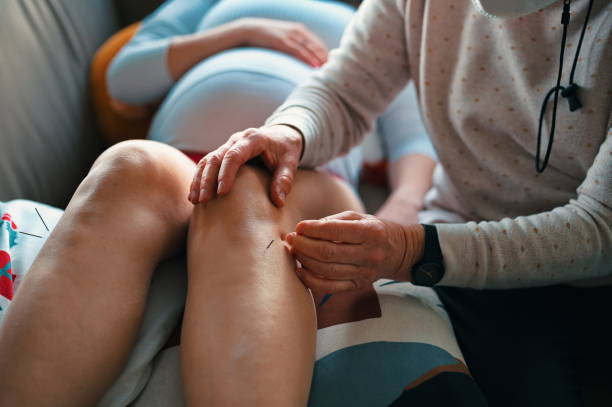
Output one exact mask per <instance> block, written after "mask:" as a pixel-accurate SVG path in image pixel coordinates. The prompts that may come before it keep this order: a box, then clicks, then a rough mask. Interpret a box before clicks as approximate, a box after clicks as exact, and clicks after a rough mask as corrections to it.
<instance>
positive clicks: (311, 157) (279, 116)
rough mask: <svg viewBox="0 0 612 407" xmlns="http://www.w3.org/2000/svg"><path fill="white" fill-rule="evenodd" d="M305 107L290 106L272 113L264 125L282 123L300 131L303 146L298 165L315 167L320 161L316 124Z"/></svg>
mask: <svg viewBox="0 0 612 407" xmlns="http://www.w3.org/2000/svg"><path fill="white" fill-rule="evenodd" d="M309 113H310V112H309V111H308V110H307V109H304V108H301V107H290V108H287V109H285V110H282V111H278V112H276V113H274V114H273V115H272V116H270V117H269V118H268V120H266V126H272V125H277V124H284V125H288V126H291V127H294V128H296V129H297V130H298V131H300V132H301V133H302V137H303V141H304V146H303V150H302V158H301V159H300V166H302V167H315V166H317V165H319V164H320V163H319V162H318V160H317V149H316V148H314V146H315V143H316V126H315V125H314V124H313V119H312V117H310V115H309Z"/></svg>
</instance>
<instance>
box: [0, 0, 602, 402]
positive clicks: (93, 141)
mask: <svg viewBox="0 0 612 407" xmlns="http://www.w3.org/2000/svg"><path fill="white" fill-rule="evenodd" d="M159 3H161V0H86V1H82V0H6V1H2V2H0V56H1V62H0V174H1V176H0V201H8V200H11V199H17V198H24V199H31V200H35V201H40V202H43V203H46V204H49V205H53V206H56V207H60V208H63V207H65V205H66V204H67V202H68V201H69V199H70V196H71V195H72V193H73V191H74V190H75V188H76V186H77V185H78V184H79V182H80V181H81V179H82V178H83V176H84V175H85V174H86V172H87V170H88V168H89V167H90V165H91V163H92V162H93V160H94V159H95V157H96V156H98V155H99V154H100V152H101V151H103V149H104V148H105V147H106V146H105V144H104V142H103V141H102V137H101V135H100V131H99V129H98V126H97V124H96V120H95V117H94V115H93V111H92V109H91V106H90V99H89V93H88V74H89V64H90V61H91V59H92V57H93V55H94V53H95V51H96V49H97V48H98V47H99V46H100V45H101V44H102V43H103V42H104V41H105V40H106V39H107V38H108V37H109V36H110V35H111V34H112V33H114V32H116V31H117V30H118V29H119V28H120V27H123V26H125V25H127V24H129V23H131V22H134V21H137V20H139V19H141V18H142V17H143V16H144V15H146V14H147V13H149V12H151V11H152V10H154V9H155V8H156V7H157V5H158V4H159ZM368 194H369V196H370V199H369V200H368V203H369V204H370V208H372V207H375V206H376V205H377V204H379V203H380V201H381V194H380V191H378V193H376V194H374V193H372V192H371V191H370V192H368ZM178 262H179V264H178V265H177V264H174V265H173V267H177V266H178V267H180V266H181V263H180V260H179V261H178ZM162 274H163V273H162ZM163 281H164V280H163V275H162V276H161V277H160V278H159V281H158V284H162V285H163ZM586 297H587V296H586V295H585V300H587V298H586ZM591 305H592V306H591V307H589V309H593V307H595V308H597V307H604V306H605V304H591ZM608 308H609V307H608ZM178 309H179V310H180V306H179V308H178ZM585 309H586V307H585ZM599 309H601V308H599ZM175 312H176V311H175ZM585 321H588V322H589V323H593V324H600V325H602V320H601V319H600V318H599V316H598V315H594V314H593V313H592V312H588V313H585ZM599 338H600V339H597V340H596V341H595V342H591V339H592V338H590V337H589V338H583V341H584V343H587V341H589V342H588V343H589V345H587V346H585V347H584V351H583V357H582V368H581V375H580V382H581V386H582V387H583V389H584V390H585V391H584V393H585V401H586V403H587V405H589V406H604V405H605V406H609V405H612V397H611V393H612V392H611V391H610V390H609V383H610V373H609V366H610V363H612V361H611V360H610V357H608V356H601V355H599V356H598V355H593V354H591V353H589V352H588V350H589V349H590V348H592V346H593V345H602V347H603V346H604V345H606V344H605V342H604V341H603V340H602V339H601V337H599ZM607 346H609V342H608V344H607ZM175 351H176V348H170V349H169V350H166V351H165V353H162V354H160V356H159V357H158V359H157V360H156V365H155V366H154V369H153V370H154V372H155V367H157V366H159V365H163V363H164V358H165V357H166V356H165V355H167V353H168V352H175ZM153 379H154V380H156V381H158V383H161V382H167V381H173V380H174V381H176V380H178V377H177V375H174V376H172V375H168V370H157V373H155V374H153ZM145 384H146V383H140V384H139V385H138V386H136V387H135V388H137V389H139V390H138V391H140V390H142V388H144V387H145ZM147 400H148V401H142V400H141V402H140V403H139V402H138V401H137V402H135V403H134V405H147V406H149V405H156V402H154V401H152V399H151V398H149V399H147Z"/></svg>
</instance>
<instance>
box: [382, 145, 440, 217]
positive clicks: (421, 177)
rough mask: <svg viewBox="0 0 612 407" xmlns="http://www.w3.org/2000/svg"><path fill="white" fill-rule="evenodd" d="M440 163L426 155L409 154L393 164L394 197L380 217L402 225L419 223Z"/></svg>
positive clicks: (390, 169)
mask: <svg viewBox="0 0 612 407" xmlns="http://www.w3.org/2000/svg"><path fill="white" fill-rule="evenodd" d="M435 165H436V162H435V161H434V160H432V159H431V158H429V157H428V156H426V155H422V154H408V155H405V156H403V157H400V158H398V159H396V160H393V161H391V162H390V164H389V184H390V186H391V194H390V195H389V197H388V198H387V200H386V201H385V203H384V205H383V206H382V207H381V208H380V209H379V210H378V211H377V212H376V216H378V217H380V218H381V219H384V220H389V221H392V222H396V223H399V224H402V225H410V224H413V223H417V222H418V213H419V211H420V210H421V209H423V204H424V201H425V194H426V193H427V191H429V189H430V188H431V178H432V174H433V169H434V167H435Z"/></svg>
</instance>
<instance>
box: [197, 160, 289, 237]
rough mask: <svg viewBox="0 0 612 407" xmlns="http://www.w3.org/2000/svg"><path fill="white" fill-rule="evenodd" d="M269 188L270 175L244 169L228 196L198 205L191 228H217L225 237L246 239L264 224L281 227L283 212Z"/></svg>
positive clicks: (249, 168) (255, 169) (251, 168)
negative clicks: (247, 235)
mask: <svg viewBox="0 0 612 407" xmlns="http://www.w3.org/2000/svg"><path fill="white" fill-rule="evenodd" d="M269 185H270V175H269V174H268V173H266V172H265V171H264V170H261V169H259V168H254V167H250V166H243V167H242V168H241V169H240V171H239V172H238V175H237V177H236V181H235V183H234V186H233V187H232V189H231V191H230V192H229V193H228V194H226V195H224V196H219V197H216V198H215V199H213V200H211V201H209V202H208V203H206V204H199V205H196V207H195V209H194V213H193V217H192V220H191V224H192V229H194V228H205V229H207V230H209V229H215V228H217V227H218V228H222V229H223V230H224V231H225V234H227V233H230V234H236V235H240V236H244V233H245V232H247V233H248V232H249V231H250V230H255V229H257V228H260V227H261V226H264V225H268V226H269V225H272V226H274V227H279V228H280V227H281V226H282V221H283V212H284V209H279V208H277V207H275V206H274V204H273V203H272V201H271V200H270V196H269Z"/></svg>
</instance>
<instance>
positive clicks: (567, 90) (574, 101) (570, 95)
mask: <svg viewBox="0 0 612 407" xmlns="http://www.w3.org/2000/svg"><path fill="white" fill-rule="evenodd" d="M570 2H571V1H570V0H563V14H562V15H561V24H562V25H563V35H562V37H561V52H560V55H559V73H558V75H557V84H556V86H555V87H554V88H552V89H551V90H549V91H548V93H547V94H546V96H545V97H544V102H543V103H542V108H541V110H540V121H539V125H538V144H537V146H536V159H535V165H536V171H537V172H538V173H542V172H544V170H545V169H546V167H547V166H548V160H549V159H550V153H551V151H552V145H553V141H554V138H555V127H556V125H557V105H558V101H559V92H561V96H563V97H564V98H566V99H567V100H568V103H569V109H570V111H571V112H573V111H575V110H578V109H580V108H581V107H582V103H581V102H580V99H578V95H577V91H578V89H579V87H578V85H576V84H575V83H574V74H575V73H576V66H577V65H578V59H579V57H580V49H581V48H582V41H583V39H584V34H585V32H586V29H587V25H588V22H589V17H590V15H591V9H592V7H593V0H590V1H589V6H588V9H587V13H586V17H585V19H584V24H583V26H582V32H581V33H580V40H579V41H578V46H577V47H576V54H575V55H574V62H573V64H572V71H571V73H570V79H569V85H568V86H567V87H564V86H561V77H562V76H563V59H564V55H565V44H566V41H567V26H568V25H569V22H570ZM553 94H554V95H555V98H554V102H553V113H552V120H551V123H550V134H549V137H548V146H547V147H546V153H545V154H544V161H542V164H541V165H540V155H541V151H542V147H541V146H542V127H543V125H544V115H545V114H546V107H547V105H548V101H549V99H550V97H551V96H552V95H553Z"/></svg>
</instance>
